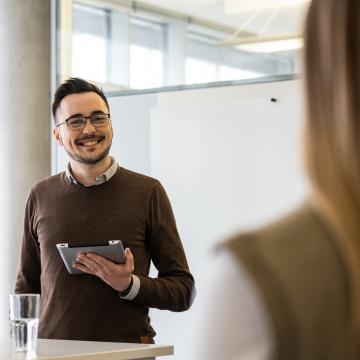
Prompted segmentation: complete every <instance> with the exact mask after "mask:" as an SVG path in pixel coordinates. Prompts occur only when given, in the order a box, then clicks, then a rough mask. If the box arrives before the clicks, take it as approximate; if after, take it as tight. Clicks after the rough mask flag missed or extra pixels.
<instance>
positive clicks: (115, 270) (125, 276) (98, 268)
mask: <svg viewBox="0 0 360 360" xmlns="http://www.w3.org/2000/svg"><path fill="white" fill-rule="evenodd" d="M73 267H74V268H75V269H79V270H81V271H84V272H85V273H87V274H91V275H96V276H98V277H99V278H100V279H101V280H103V281H104V282H106V283H107V284H108V285H110V286H111V287H112V288H113V289H115V290H116V291H119V292H124V291H125V290H126V289H127V288H128V287H129V285H130V283H131V274H132V272H133V271H134V257H133V254H132V253H131V251H130V249H129V248H126V249H125V263H124V264H115V263H113V262H112V261H109V260H107V259H105V258H104V257H102V256H99V255H96V254H94V253H81V254H80V255H79V256H78V257H77V259H76V263H74V264H73Z"/></svg>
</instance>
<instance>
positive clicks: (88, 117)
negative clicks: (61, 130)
mask: <svg viewBox="0 0 360 360" xmlns="http://www.w3.org/2000/svg"><path fill="white" fill-rule="evenodd" d="M98 115H106V116H107V118H108V123H107V124H105V125H101V126H98V125H95V124H94V122H93V121H95V120H94V118H95V117H96V116H98ZM71 119H84V120H85V121H84V125H83V127H81V128H78V129H73V128H71V127H70V126H69V124H68V121H69V120H71ZM88 119H89V120H90V123H91V125H92V126H94V127H96V128H98V127H105V126H106V125H108V124H109V122H110V113H108V114H105V113H97V114H93V115H90V116H74V117H69V118H67V119H65V120H64V121H62V122H61V123H59V124H56V127H59V126H60V125H63V124H66V126H67V127H68V129H69V130H82V129H84V127H85V126H86V122H87V120H88Z"/></svg>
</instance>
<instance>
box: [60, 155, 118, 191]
mask: <svg viewBox="0 0 360 360" xmlns="http://www.w3.org/2000/svg"><path fill="white" fill-rule="evenodd" d="M117 168H118V164H117V162H116V161H115V159H114V158H113V157H111V166H110V167H109V168H108V169H107V170H106V171H105V172H104V173H103V174H101V175H99V176H97V177H96V178H95V181H94V182H93V183H92V184H90V185H83V184H81V183H79V182H78V181H77V180H76V179H75V178H74V176H73V174H72V172H71V166H70V163H68V165H67V167H66V171H65V174H66V176H67V177H68V179H69V180H70V181H71V182H72V183H74V184H76V185H79V186H94V185H100V184H103V183H105V182H106V181H108V180H110V178H112V177H113V176H114V175H115V173H116V170H117Z"/></svg>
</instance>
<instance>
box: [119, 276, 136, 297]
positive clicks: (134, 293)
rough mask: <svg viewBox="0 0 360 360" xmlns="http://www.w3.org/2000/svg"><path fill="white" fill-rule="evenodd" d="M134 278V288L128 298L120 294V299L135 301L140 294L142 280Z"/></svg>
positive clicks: (132, 287)
mask: <svg viewBox="0 0 360 360" xmlns="http://www.w3.org/2000/svg"><path fill="white" fill-rule="evenodd" d="M131 277H132V286H131V289H130V291H129V292H128V294H127V295H126V296H121V295H120V294H119V297H120V299H123V300H133V299H135V297H136V295H137V294H138V293H139V290H140V279H139V278H138V277H137V276H136V275H131Z"/></svg>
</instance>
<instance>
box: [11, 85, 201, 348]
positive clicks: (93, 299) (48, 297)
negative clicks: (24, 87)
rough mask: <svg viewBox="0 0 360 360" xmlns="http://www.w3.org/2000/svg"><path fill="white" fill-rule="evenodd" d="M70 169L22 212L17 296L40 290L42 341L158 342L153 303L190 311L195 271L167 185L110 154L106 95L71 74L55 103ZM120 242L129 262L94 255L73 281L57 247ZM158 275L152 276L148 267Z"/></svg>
mask: <svg viewBox="0 0 360 360" xmlns="http://www.w3.org/2000/svg"><path fill="white" fill-rule="evenodd" d="M52 112H53V116H54V121H55V129H54V131H53V134H54V137H55V139H56V142H57V143H58V144H59V145H60V146H63V147H64V148H65V150H66V152H67V154H68V155H69V158H70V162H69V164H68V167H67V170H66V172H63V173H60V174H58V175H55V176H51V177H49V178H47V179H45V180H42V181H40V182H39V183H38V184H36V185H35V186H34V187H33V188H32V189H31V192H30V195H29V198H28V201H27V205H26V212H25V222H24V235H23V241H22V250H21V258H20V265H19V270H18V275H17V280H16V285H15V292H16V293H41V314H40V323H39V337H40V338H56V339H74V340H96V341H120V342H143V343H153V337H154V336H155V331H154V330H153V329H152V327H151V325H150V319H149V316H148V312H149V307H153V308H158V309H166V310H172V311H184V310H187V309H188V308H189V307H190V305H191V301H192V300H191V299H192V290H193V288H194V279H193V277H192V275H191V274H190V272H189V269H188V265H187V261H186V257H185V254H184V250H183V247H182V244H181V240H180V238H179V235H178V232H177V228H176V223H175V219H174V216H173V213H172V210H171V205H170V202H169V200H168V198H167V196H166V193H165V191H164V189H163V187H162V186H161V184H160V183H159V182H158V181H157V180H155V179H152V178H150V177H147V176H144V175H140V174H137V173H134V172H132V171H129V170H126V169H124V168H122V167H120V166H119V165H118V164H117V163H116V161H115V159H113V158H112V157H110V155H109V150H110V147H111V141H112V137H113V130H112V125H111V120H110V114H109V105H108V102H107V99H106V97H105V95H104V94H103V92H102V91H101V90H100V89H99V88H98V87H96V86H95V85H93V84H90V83H88V82H86V81H84V80H82V79H78V78H71V79H69V80H67V81H66V82H64V83H63V84H62V85H60V87H59V88H58V89H57V91H56V93H55V97H54V102H53V105H52ZM117 239H119V240H122V242H123V244H124V247H125V248H126V249H125V257H126V262H125V263H124V264H115V263H112V262H111V261H109V260H107V259H105V258H103V257H101V256H98V255H96V254H92V253H88V254H81V255H80V256H79V257H78V258H77V261H76V263H75V264H74V265H73V266H74V268H77V269H79V270H82V271H83V272H84V273H85V274H81V275H70V274H69V273H68V272H67V270H66V268H65V265H64V263H63V262H62V259H61V257H60V255H59V253H58V250H57V248H56V244H57V243H72V242H96V241H108V240H117ZM151 260H152V261H153V263H154V265H155V266H156V268H157V269H158V272H159V273H158V278H155V279H154V278H150V277H149V276H148V274H149V267H150V261H151Z"/></svg>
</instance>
